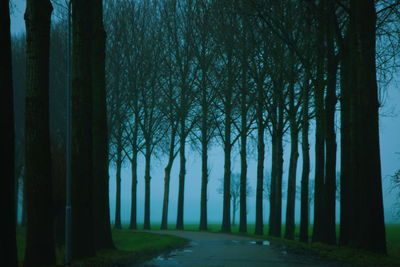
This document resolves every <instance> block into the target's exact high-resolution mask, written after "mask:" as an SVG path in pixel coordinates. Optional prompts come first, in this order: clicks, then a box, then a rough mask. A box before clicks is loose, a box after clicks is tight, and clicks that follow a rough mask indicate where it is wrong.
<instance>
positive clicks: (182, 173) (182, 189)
mask: <svg viewBox="0 0 400 267" xmlns="http://www.w3.org/2000/svg"><path fill="white" fill-rule="evenodd" d="M181 120H182V121H181V129H180V140H179V142H180V147H179V160H180V161H179V164H180V166H179V192H178V213H177V217H176V229H178V230H183V210H184V200H185V175H186V158H185V145H186V132H185V131H186V129H185V128H186V126H185V119H184V118H182V119H181Z"/></svg>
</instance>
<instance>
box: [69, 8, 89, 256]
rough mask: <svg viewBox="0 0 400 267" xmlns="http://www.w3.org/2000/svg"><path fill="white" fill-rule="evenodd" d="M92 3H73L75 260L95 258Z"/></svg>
mask: <svg viewBox="0 0 400 267" xmlns="http://www.w3.org/2000/svg"><path fill="white" fill-rule="evenodd" d="M92 7H93V6H92V1H86V0H76V1H73V2H72V27H73V58H72V62H73V65H72V68H73V71H72V75H73V81H72V159H71V165H72V172H71V173H72V188H71V189H72V199H71V204H72V229H73V230H72V241H71V242H72V251H71V254H72V259H73V260H77V259H82V258H87V257H92V256H94V255H95V244H94V232H93V231H94V229H93V223H94V218H93V173H92V171H93V161H92V155H93V154H92V153H93V148H92V144H93V140H92V136H93V133H92V65H93V64H92V59H91V54H92V53H91V48H92V40H91V38H92V29H91V28H92V27H91V25H92Z"/></svg>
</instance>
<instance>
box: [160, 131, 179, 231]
mask: <svg viewBox="0 0 400 267" xmlns="http://www.w3.org/2000/svg"><path fill="white" fill-rule="evenodd" d="M175 138H176V127H174V125H171V138H170V145H169V156H168V163H167V166H166V167H165V170H164V171H165V177H164V199H163V210H162V218H161V229H162V230H166V229H168V205H169V185H170V180H171V169H172V164H173V163H174V159H175Z"/></svg>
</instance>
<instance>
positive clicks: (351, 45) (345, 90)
mask: <svg viewBox="0 0 400 267" xmlns="http://www.w3.org/2000/svg"><path fill="white" fill-rule="evenodd" d="M349 12H350V20H349V26H348V32H347V38H346V49H348V50H347V51H345V52H347V53H346V55H347V56H348V58H347V59H346V61H345V62H344V64H345V66H344V69H343V71H344V73H343V74H344V77H343V81H342V82H343V86H342V88H341V90H342V94H341V95H342V101H343V102H342V105H343V106H344V108H345V110H346V111H347V113H343V112H342V129H343V128H344V129H343V131H342V134H344V136H342V138H343V139H344V140H345V141H346V142H343V143H341V145H342V147H341V148H342V149H344V150H345V151H346V152H350V153H349V155H348V156H346V157H347V159H349V162H350V163H349V165H348V166H347V168H345V169H342V170H341V175H342V177H341V194H342V196H343V197H342V199H341V208H343V209H342V210H341V211H342V212H343V213H344V216H345V215H348V217H347V218H346V219H345V220H341V223H343V226H342V225H341V237H340V240H341V243H342V244H343V245H351V246H353V247H358V248H363V249H367V250H371V251H374V252H379V253H386V238H385V224H384V213H383V197H382V181H381V180H382V178H381V163H380V151H379V114H378V110H379V101H378V86H377V79H376V63H375V59H376V45H375V42H376V18H377V13H376V10H375V1H372V0H370V1H361V0H352V1H350V7H349ZM342 59H344V57H342ZM342 64H343V62H342ZM346 64H347V65H346ZM346 130H347V131H348V132H345V131H346ZM366 132H368V134H365V133H366ZM345 145H350V151H349V149H347V148H345V147H344V146H345ZM342 160H343V159H342ZM343 218H344V217H342V218H341V219H343Z"/></svg>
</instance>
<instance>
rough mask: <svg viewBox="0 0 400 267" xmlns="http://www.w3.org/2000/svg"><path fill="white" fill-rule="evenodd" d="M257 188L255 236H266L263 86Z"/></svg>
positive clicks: (259, 101)
mask: <svg viewBox="0 0 400 267" xmlns="http://www.w3.org/2000/svg"><path fill="white" fill-rule="evenodd" d="M257 92H258V98H257V188H256V225H255V231H254V234H256V235H263V234H264V222H263V196H264V195H263V192H264V188H263V186H264V161H265V144H264V131H265V126H264V119H263V112H264V94H263V88H262V86H261V85H258V86H257Z"/></svg>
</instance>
